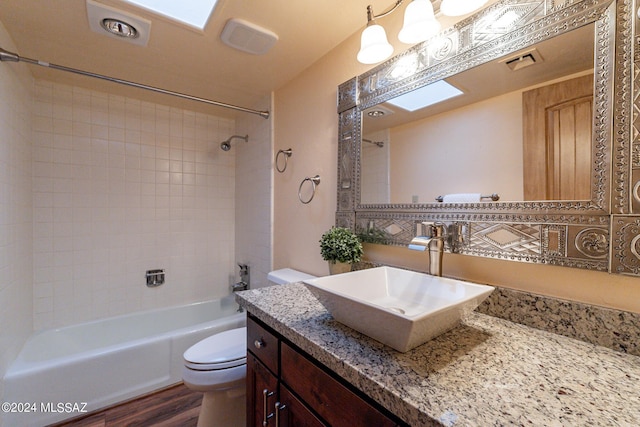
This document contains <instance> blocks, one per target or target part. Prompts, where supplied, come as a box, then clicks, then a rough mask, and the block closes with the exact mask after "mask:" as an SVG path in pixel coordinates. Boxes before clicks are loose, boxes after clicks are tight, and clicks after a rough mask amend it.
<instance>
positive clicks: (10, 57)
mask: <svg viewBox="0 0 640 427" xmlns="http://www.w3.org/2000/svg"><path fill="white" fill-rule="evenodd" d="M0 61H9V62H20V61H23V62H27V63H29V64H34V65H40V66H41V67H47V68H53V69H55V70H60V71H67V72H69V73H75V74H80V75H82V76H87V77H94V78H96V79H102V80H107V81H110V82H114V83H120V84H122V85H126V86H133V87H137V88H139V89H146V90H150V91H153V92H158V93H162V94H165V95H171V96H177V97H178V98H184V99H188V100H191V101H198V102H204V103H205V104H210V105H215V106H217V107H223V108H230V109H232V110H237V111H242V112H244V113H251V114H256V115H258V116H260V117H262V118H265V119H268V118H269V112H268V111H259V110H253V109H251V108H245V107H239V106H237V105H232V104H227V103H224V102H218V101H212V100H210V99H206V98H200V97H197V96H191V95H186V94H184V93H180V92H174V91H171V90H166V89H161V88H158V87H154V86H148V85H144V84H141V83H135V82H131V81H128V80H122V79H118V78H115V77H109V76H104V75H102V74H96V73H92V72H89V71H83V70H78V69H76V68H70V67H65V66H63V65H56V64H50V63H48V62H44V61H38V60H35V59H31V58H26V57H24V56H19V55H18V54H16V53H13V52H9V51H7V50H4V49H3V48H1V47H0Z"/></svg>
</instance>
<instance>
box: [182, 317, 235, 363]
mask: <svg viewBox="0 0 640 427" xmlns="http://www.w3.org/2000/svg"><path fill="white" fill-rule="evenodd" d="M246 363H247V328H246V327H243V328H237V329H230V330H228V331H224V332H221V333H219V334H215V335H213V336H210V337H209V338H205V339H204V340H202V341H200V342H198V343H196V344H194V345H193V346H191V347H189V348H188V349H187V351H185V352H184V365H185V367H187V368H189V369H192V370H196V371H218V370H226V369H230V368H235V367H240V366H243V365H246Z"/></svg>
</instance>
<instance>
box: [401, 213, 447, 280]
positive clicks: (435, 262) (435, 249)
mask: <svg viewBox="0 0 640 427" xmlns="http://www.w3.org/2000/svg"><path fill="white" fill-rule="evenodd" d="M425 229H426V230H425ZM425 231H426V232H425ZM416 234H417V235H416V237H414V238H413V239H412V240H411V243H410V244H409V249H412V250H416V251H428V252H429V268H428V272H429V274H431V275H432V276H442V256H443V254H444V238H443V236H442V235H443V234H444V224H442V223H433V222H423V223H421V224H418V230H417V233H416ZM425 234H426V235H425Z"/></svg>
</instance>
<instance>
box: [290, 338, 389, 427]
mask: <svg viewBox="0 0 640 427" xmlns="http://www.w3.org/2000/svg"><path fill="white" fill-rule="evenodd" d="M280 358H281V370H280V379H281V380H282V382H283V383H284V384H286V385H287V386H288V387H289V388H290V389H291V390H292V391H293V392H295V393H296V394H297V395H298V396H300V399H302V400H303V401H304V402H305V404H306V405H308V406H309V407H310V408H312V409H313V410H314V411H315V412H316V413H317V414H318V415H319V416H320V417H322V419H323V420H325V421H326V422H327V423H329V424H330V425H331V426H333V427H372V426H376V427H394V426H396V425H397V424H396V423H395V422H394V421H392V420H391V419H390V418H388V417H387V416H385V415H384V414H382V413H381V412H380V411H378V410H377V409H376V408H374V407H373V406H371V405H370V404H369V403H367V402H366V401H365V400H363V399H362V398H360V397H359V396H358V395H357V394H355V393H354V392H352V391H351V390H349V389H348V388H347V387H345V386H344V385H342V384H341V383H340V382H338V381H337V380H335V379H334V378H332V377H331V376H330V375H329V374H328V373H326V372H325V371H323V370H322V369H320V368H318V367H317V366H316V365H315V364H314V363H313V362H311V361H310V360H308V359H307V358H306V357H305V356H303V355H302V354H300V353H298V352H297V351H296V350H294V349H293V348H291V347H290V346H288V345H287V344H285V343H282V344H281V346H280Z"/></svg>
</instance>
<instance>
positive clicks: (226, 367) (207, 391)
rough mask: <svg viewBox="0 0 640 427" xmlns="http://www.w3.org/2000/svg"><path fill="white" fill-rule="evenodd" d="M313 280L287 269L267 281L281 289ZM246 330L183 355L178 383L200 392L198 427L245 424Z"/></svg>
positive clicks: (199, 345)
mask: <svg viewBox="0 0 640 427" xmlns="http://www.w3.org/2000/svg"><path fill="white" fill-rule="evenodd" d="M309 278H314V276H311V275H309V274H306V273H302V272H300V271H297V270H292V269H290V268H284V269H281V270H276V271H272V272H271V273H269V274H268V278H267V280H268V281H269V284H271V285H281V284H286V283H292V282H299V281H301V280H304V279H309ZM246 376H247V328H246V327H245V328H237V329H230V330H228V331H224V332H220V333H218V334H215V335H212V336H210V337H208V338H205V339H204V340H202V341H200V342H198V343H196V344H194V345H193V346H191V347H189V348H188V349H187V351H185V352H184V366H183V368H182V381H183V382H184V384H185V386H187V387H188V388H190V389H192V390H195V391H200V392H203V396H202V405H201V407H200V415H199V416H198V427H214V426H215V427H241V426H244V425H245V423H246V383H245V381H246Z"/></svg>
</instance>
